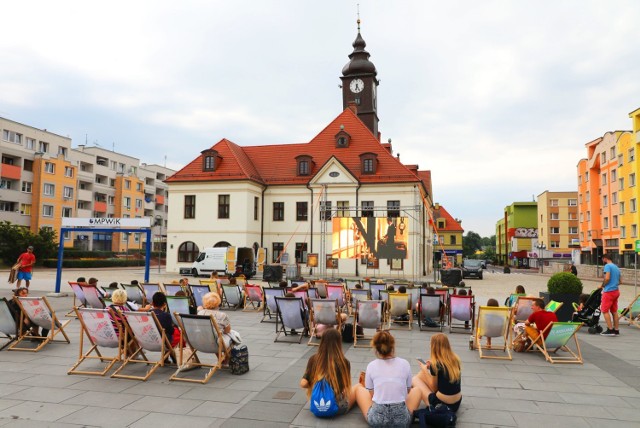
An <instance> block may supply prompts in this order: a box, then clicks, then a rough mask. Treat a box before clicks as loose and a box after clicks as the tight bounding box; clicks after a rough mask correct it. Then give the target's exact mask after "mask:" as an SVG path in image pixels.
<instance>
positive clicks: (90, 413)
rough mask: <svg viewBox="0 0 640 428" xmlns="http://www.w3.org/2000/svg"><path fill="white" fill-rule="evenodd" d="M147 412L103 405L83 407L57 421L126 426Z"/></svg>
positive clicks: (89, 424) (85, 424)
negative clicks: (115, 410) (114, 409)
mask: <svg viewBox="0 0 640 428" xmlns="http://www.w3.org/2000/svg"><path fill="white" fill-rule="evenodd" d="M146 415H147V412H144V411H134V410H123V409H118V411H117V412H114V411H113V409H108V408H104V407H93V406H90V405H89V407H85V408H84V409H81V410H78V411H77V412H74V413H72V414H70V415H69V416H65V417H64V418H61V419H59V420H58V422H63V423H69V424H75V425H83V426H102V427H127V426H129V425H130V424H132V423H134V422H135V421H137V420H140V419H142V418H144V417H145V416H146Z"/></svg>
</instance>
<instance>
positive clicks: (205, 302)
mask: <svg viewBox="0 0 640 428" xmlns="http://www.w3.org/2000/svg"><path fill="white" fill-rule="evenodd" d="M220 302H221V301H220V296H218V293H214V292H210V293H207V294H205V295H204V296H202V307H203V308H205V309H216V308H218V306H220Z"/></svg>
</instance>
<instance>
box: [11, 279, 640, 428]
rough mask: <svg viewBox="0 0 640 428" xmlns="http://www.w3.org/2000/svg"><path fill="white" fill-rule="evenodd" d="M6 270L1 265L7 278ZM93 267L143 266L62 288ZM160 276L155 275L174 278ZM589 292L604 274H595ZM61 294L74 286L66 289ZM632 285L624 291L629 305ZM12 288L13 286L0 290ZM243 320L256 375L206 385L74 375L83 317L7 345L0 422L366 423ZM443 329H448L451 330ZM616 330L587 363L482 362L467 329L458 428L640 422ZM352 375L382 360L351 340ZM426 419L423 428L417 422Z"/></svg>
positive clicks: (304, 352)
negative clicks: (331, 406)
mask: <svg viewBox="0 0 640 428" xmlns="http://www.w3.org/2000/svg"><path fill="white" fill-rule="evenodd" d="M3 274H4V272H0V276H1V275H3ZM80 275H82V276H86V277H88V276H91V275H94V276H96V277H98V278H100V280H101V281H100V283H101V284H102V285H106V284H108V283H109V282H110V281H111V280H119V281H122V282H125V281H127V282H128V280H130V279H134V278H138V279H141V276H142V275H141V272H140V271H138V270H122V271H114V270H94V271H91V274H89V273H87V272H84V273H82V272H80V271H68V272H67V271H65V272H64V278H65V281H64V284H66V281H67V280H70V279H75V277H77V276H80ZM54 276H55V272H53V273H52V272H51V271H46V270H41V271H37V272H36V276H35V278H36V279H35V280H34V282H33V284H32V294H34V295H41V294H45V293H46V292H48V291H52V289H53V280H52V278H53V277H54ZM175 277H176V276H175V275H171V274H161V275H156V276H155V277H152V278H151V280H152V281H153V280H156V281H157V280H160V281H166V282H168V281H170V279H173V278H175ZM546 279H547V278H546V277H544V276H539V275H517V274H512V275H504V274H501V273H497V272H496V273H491V271H488V272H485V279H484V280H483V281H477V280H467V281H466V282H467V285H471V286H472V287H473V290H474V294H476V296H477V302H478V303H482V304H484V303H485V302H486V299H488V298H489V297H496V298H498V299H499V300H504V298H505V297H506V295H507V294H508V292H509V291H510V290H512V289H513V288H514V287H515V285H517V284H523V285H525V287H526V288H527V291H528V292H530V293H533V294H537V291H539V290H541V289H544V288H545V284H546ZM585 282H586V283H585V290H590V289H592V288H595V286H596V285H595V284H596V282H595V281H594V282H590V281H585ZM63 291H70V290H69V289H68V287H63ZM632 293H633V287H632V286H631V287H626V288H625V289H624V290H623V297H622V299H621V300H622V302H623V303H624V304H627V303H628V302H629V301H630V300H631V298H632V296H631V294H632ZM9 295H10V292H9V290H8V289H7V288H6V287H5V288H4V289H2V290H1V291H0V297H7V296H9ZM49 300H50V302H51V303H52V305H53V306H54V308H55V310H56V313H57V314H58V316H59V317H61V318H63V317H64V314H65V313H66V312H67V311H68V310H69V309H70V308H71V306H72V302H73V298H72V297H71V296H67V297H60V298H53V297H52V298H49ZM227 313H228V314H229V316H230V318H231V323H232V325H233V328H234V329H236V330H238V331H239V332H240V333H241V334H242V337H243V339H244V341H245V343H246V344H247V345H248V347H249V353H250V365H251V371H250V372H248V373H246V374H245V375H242V376H234V375H231V374H230V373H229V372H228V371H218V372H217V373H216V374H215V375H214V376H213V378H212V379H211V381H210V382H209V383H208V384H206V385H197V384H188V383H184V382H170V381H169V376H170V375H171V373H172V372H173V370H174V368H170V367H165V368H160V369H158V370H157V371H156V373H154V374H153V375H152V376H151V378H150V379H149V380H148V381H147V382H140V381H135V380H124V379H110V378H109V377H108V376H106V377H96V376H80V375H67V374H66V373H67V370H68V369H69V368H70V367H71V366H72V365H73V364H74V363H75V361H76V359H77V356H78V336H79V331H80V328H79V323H78V321H77V320H73V321H72V322H71V323H70V324H69V327H68V328H67V333H68V334H69V336H70V338H71V341H72V342H71V344H58V343H56V344H50V345H47V346H46V347H45V348H44V349H43V350H42V351H40V352H38V353H28V352H8V351H7V350H6V349H5V350H3V351H1V352H0V385H1V386H0V425H3V426H28V427H40V426H42V427H45V426H47V427H49V426H52V427H74V426H105V427H112V426H113V427H115V426H123V427H124V426H130V427H145V426H157V427H164V426H189V427H190V428H191V427H193V428H195V427H200V426H203V427H204V426H211V427H217V426H223V427H245V426H247V427H249V426H251V427H254V428H255V427H258V426H259V427H286V426H299V427H324V426H336V427H337V426H340V427H342V426H354V427H355V426H366V423H365V421H364V419H363V417H362V415H361V413H360V412H359V410H358V409H357V407H356V408H354V409H352V410H351V412H350V413H349V414H348V415H345V416H341V417H339V418H336V419H334V420H320V419H316V418H314V417H313V416H312V415H311V413H310V412H309V410H308V405H307V404H306V397H305V394H304V392H303V391H302V390H301V389H300V388H299V387H298V383H299V381H300V377H301V375H302V372H303V371H304V367H305V365H306V361H307V359H308V357H309V356H310V355H312V354H313V353H314V352H315V348H312V347H308V346H306V344H305V341H304V340H303V343H302V344H297V343H295V344H287V343H273V339H274V337H275V333H274V324H270V323H260V319H261V314H257V313H251V312H241V311H228V312H227ZM445 332H447V329H446V328H445ZM621 333H622V334H621V336H620V337H616V338H608V337H601V336H599V335H593V336H592V335H589V334H588V333H587V331H586V329H583V330H581V331H580V332H579V340H580V344H581V347H582V354H583V358H584V361H585V364H584V365H573V364H572V365H557V364H556V365H551V364H550V363H547V362H545V360H544V358H543V356H542V355H541V354H514V358H513V361H500V360H486V359H484V360H480V359H479V357H478V353H477V351H470V350H469V349H468V343H469V335H468V334H455V333H454V334H449V338H450V340H451V342H452V345H453V347H454V349H455V351H456V352H457V353H458V355H460V357H461V359H462V361H463V387H462V392H463V396H464V398H463V402H462V406H461V408H460V410H459V412H458V425H457V426H458V427H462V428H464V427H503V426H504V427H539V426H541V425H544V426H545V427H555V426H558V427H601V426H607V427H618V426H619V427H634V426H635V427H640V413H639V412H638V411H637V409H638V408H640V371H639V370H638V368H639V367H640V352H639V349H640V347H639V346H638V343H639V339H640V329H637V328H632V327H628V326H626V325H622V326H621ZM393 334H394V336H395V337H396V343H397V354H398V356H400V357H402V358H406V359H408V360H409V361H410V363H411V366H412V369H413V371H414V373H416V372H417V371H418V364H417V362H415V357H417V356H421V357H423V358H425V359H426V358H428V343H429V338H430V336H431V335H432V334H433V333H432V332H426V331H422V332H421V331H419V330H418V329H417V328H414V329H413V330H412V331H406V330H405V331H400V330H394V331H393ZM345 351H346V355H347V357H348V358H349V360H350V361H351V366H352V375H353V380H354V382H355V381H356V379H357V376H358V373H359V372H360V371H361V370H365V368H366V365H367V363H368V362H369V361H371V360H372V359H373V358H374V356H373V353H372V352H371V351H370V350H368V349H354V348H353V347H351V346H350V345H347V344H345ZM416 426H417V425H416Z"/></svg>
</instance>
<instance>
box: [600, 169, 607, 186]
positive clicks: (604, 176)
mask: <svg viewBox="0 0 640 428" xmlns="http://www.w3.org/2000/svg"><path fill="white" fill-rule="evenodd" d="M601 184H603V185H604V184H607V173H606V172H604V173H602V183H601Z"/></svg>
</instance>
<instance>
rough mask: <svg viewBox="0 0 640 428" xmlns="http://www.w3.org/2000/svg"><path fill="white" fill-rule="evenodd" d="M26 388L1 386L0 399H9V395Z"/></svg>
mask: <svg viewBox="0 0 640 428" xmlns="http://www.w3.org/2000/svg"><path fill="white" fill-rule="evenodd" d="M27 388H29V387H28V386H22V385H12V384H3V385H2V388H0V398H1V397H5V398H11V395H12V394H13V393H14V392H18V391H22V390H24V389H27Z"/></svg>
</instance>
